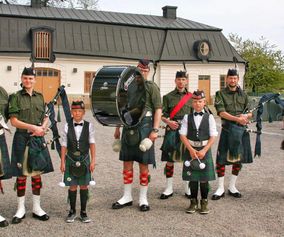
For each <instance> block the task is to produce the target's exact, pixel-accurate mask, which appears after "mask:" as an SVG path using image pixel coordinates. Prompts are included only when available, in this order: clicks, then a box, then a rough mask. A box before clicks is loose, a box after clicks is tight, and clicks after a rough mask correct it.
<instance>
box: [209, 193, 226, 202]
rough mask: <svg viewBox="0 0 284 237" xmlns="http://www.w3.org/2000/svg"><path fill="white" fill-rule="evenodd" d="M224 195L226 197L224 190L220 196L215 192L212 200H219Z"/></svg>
mask: <svg viewBox="0 0 284 237" xmlns="http://www.w3.org/2000/svg"><path fill="white" fill-rule="evenodd" d="M223 197H225V192H223V193H222V194H221V195H220V196H219V195H217V194H213V195H212V198H211V199H212V200H219V199H220V198H223Z"/></svg>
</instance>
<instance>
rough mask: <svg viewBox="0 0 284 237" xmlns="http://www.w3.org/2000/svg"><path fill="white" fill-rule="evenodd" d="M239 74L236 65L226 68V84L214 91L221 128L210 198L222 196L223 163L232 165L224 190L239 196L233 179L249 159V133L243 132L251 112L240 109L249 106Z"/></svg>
mask: <svg viewBox="0 0 284 237" xmlns="http://www.w3.org/2000/svg"><path fill="white" fill-rule="evenodd" d="M238 82H239V74H238V72H237V70H236V69H229V70H228V73H227V77H226V84H227V86H226V87H225V88H224V89H223V90H221V91H217V92H216V96H215V104H214V105H215V108H216V110H217V113H218V115H219V116H220V117H221V122H222V131H221V135H220V140H219V145H218V150H217V159H216V171H217V175H218V188H217V190H216V192H215V193H214V194H213V196H212V200H219V199H220V198H222V197H224V196H225V189H224V177H225V166H226V165H232V176H231V179H230V183H229V188H228V194H229V195H230V196H232V197H235V198H241V196H242V195H241V193H240V192H239V190H238V189H237V188H236V180H237V178H238V175H239V172H240V170H241V168H242V164H243V163H252V162H253V158H252V153H251V145H250V136H249V133H248V132H246V130H245V128H246V125H247V124H248V123H249V119H250V118H252V113H244V112H245V111H246V110H247V109H249V108H248V107H249V98H248V95H247V94H246V93H245V92H244V91H243V90H242V89H241V88H240V86H239V85H238Z"/></svg>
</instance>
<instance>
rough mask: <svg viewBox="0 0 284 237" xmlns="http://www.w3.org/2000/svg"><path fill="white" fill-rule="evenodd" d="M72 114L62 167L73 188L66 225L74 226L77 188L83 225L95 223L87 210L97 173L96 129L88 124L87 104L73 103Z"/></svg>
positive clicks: (66, 182) (62, 155)
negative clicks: (92, 181)
mask: <svg viewBox="0 0 284 237" xmlns="http://www.w3.org/2000/svg"><path fill="white" fill-rule="evenodd" d="M71 114H72V119H71V121H69V122H67V123H66V124H65V127H64V130H63V133H62V147H61V166H60V170H61V172H62V173H64V183H65V185H66V186H69V190H68V199H69V202H70V210H69V214H68V216H67V218H66V222H67V223H72V222H74V220H75V218H76V199H77V186H80V201H81V212H80V219H81V221H82V222H83V223H89V222H91V219H90V218H89V217H88V215H87V212H86V206H87V200H88V185H89V182H90V181H91V179H92V173H93V172H94V169H95V149H96V148H95V137H94V135H95V129H94V125H93V124H92V123H89V122H88V121H85V120H84V115H85V105H84V102H83V101H73V102H72V104H71ZM89 151H90V152H89ZM90 155H91V158H90Z"/></svg>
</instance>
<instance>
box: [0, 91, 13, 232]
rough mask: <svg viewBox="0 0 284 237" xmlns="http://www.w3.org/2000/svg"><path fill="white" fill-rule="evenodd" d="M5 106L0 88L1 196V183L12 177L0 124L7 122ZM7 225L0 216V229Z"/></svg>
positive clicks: (0, 189)
mask: <svg viewBox="0 0 284 237" xmlns="http://www.w3.org/2000/svg"><path fill="white" fill-rule="evenodd" d="M7 106H8V94H7V92H6V91H5V89H4V88H3V87H1V86H0V116H1V117H0V119H1V121H0V192H2V193H3V194H4V192H3V187H2V183H1V181H2V180H4V179H10V178H11V177H12V170H11V164H10V157H9V152H8V147H7V143H6V139H5V132H4V128H3V126H4V127H5V125H3V124H2V123H6V122H7V118H6V116H5V115H6V110H7ZM2 125H3V126H2ZM8 225H9V223H8V221H7V220H6V219H5V218H4V217H3V216H1V215H0V227H6V226H8Z"/></svg>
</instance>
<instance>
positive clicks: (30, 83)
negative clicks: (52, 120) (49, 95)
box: [8, 67, 53, 224]
mask: <svg viewBox="0 0 284 237" xmlns="http://www.w3.org/2000/svg"><path fill="white" fill-rule="evenodd" d="M21 81H22V84H21V85H22V89H21V90H19V91H18V92H16V93H14V94H12V95H11V98H10V101H9V108H8V112H9V117H10V122H11V124H12V126H14V127H16V133H15V135H14V139H13V145H12V158H11V165H12V175H13V176H15V177H17V180H16V187H17V197H18V209H17V212H16V214H15V215H14V217H13V220H12V224H18V223H20V222H21V221H22V219H23V218H25V214H26V210H25V191H26V179H27V176H30V177H31V182H32V193H33V217H34V218H36V219H39V220H41V221H47V220H48V219H49V216H48V215H47V213H46V212H45V211H44V210H43V209H42V208H41V206H40V190H41V187H42V181H41V174H46V173H49V172H53V165H52V162H51V159H50V155H49V151H48V148H47V146H46V143H45V140H44V137H43V136H44V135H45V133H46V131H47V126H48V117H46V115H45V103H44V99H43V95H42V94H41V93H39V92H36V91H35V90H34V86H35V83H36V79H35V71H34V69H33V68H31V67H30V68H26V67H25V68H24V70H23V72H22V76H21Z"/></svg>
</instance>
